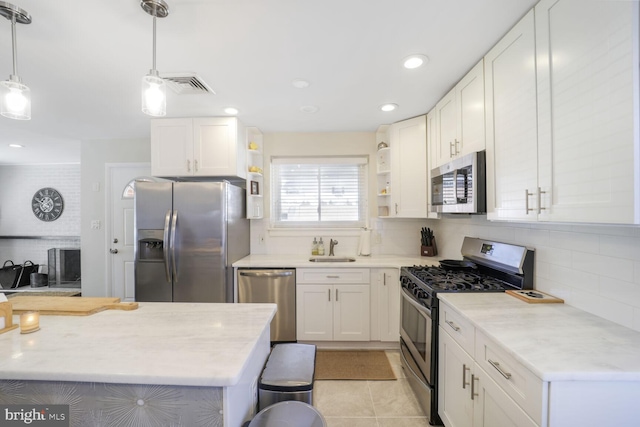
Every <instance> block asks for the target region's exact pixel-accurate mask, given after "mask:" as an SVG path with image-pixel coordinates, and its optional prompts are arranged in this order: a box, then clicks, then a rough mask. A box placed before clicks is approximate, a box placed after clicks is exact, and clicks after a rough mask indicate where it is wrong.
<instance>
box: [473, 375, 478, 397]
mask: <svg viewBox="0 0 640 427" xmlns="http://www.w3.org/2000/svg"><path fill="white" fill-rule="evenodd" d="M476 380H479V378H478V377H476V376H475V375H473V374H471V400H473V398H474V397H477V396H479V394H478V393H476V391H475V383H476V382H475V381H476Z"/></svg>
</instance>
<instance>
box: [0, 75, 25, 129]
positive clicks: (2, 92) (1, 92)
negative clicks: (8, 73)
mask: <svg viewBox="0 0 640 427" xmlns="http://www.w3.org/2000/svg"><path fill="white" fill-rule="evenodd" d="M0 101H1V103H2V104H1V106H0V114H2V115H3V116H4V117H7V118H10V119H16V120H31V90H30V89H29V87H28V86H26V85H24V84H22V83H20V82H19V81H15V80H13V79H11V80H5V81H3V82H0Z"/></svg>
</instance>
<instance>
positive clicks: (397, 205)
mask: <svg viewBox="0 0 640 427" xmlns="http://www.w3.org/2000/svg"><path fill="white" fill-rule="evenodd" d="M396 215H398V204H397V203H396Z"/></svg>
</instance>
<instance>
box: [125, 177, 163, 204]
mask: <svg viewBox="0 0 640 427" xmlns="http://www.w3.org/2000/svg"><path fill="white" fill-rule="evenodd" d="M136 182H156V180H155V178H136V179H132V180H131V181H129V183H128V184H127V185H126V186H125V187H124V190H122V199H123V200H124V199H133V197H134V196H135V194H136Z"/></svg>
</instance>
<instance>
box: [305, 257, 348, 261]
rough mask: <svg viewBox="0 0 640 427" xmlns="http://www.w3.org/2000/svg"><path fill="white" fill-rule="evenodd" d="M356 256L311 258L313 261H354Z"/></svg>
mask: <svg viewBox="0 0 640 427" xmlns="http://www.w3.org/2000/svg"><path fill="white" fill-rule="evenodd" d="M355 260H356V259H355V258H350V257H322V258H309V261H311V262H354V261H355Z"/></svg>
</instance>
